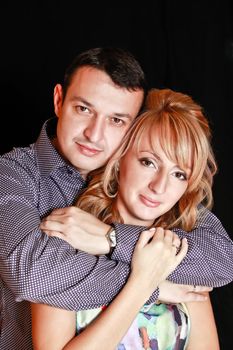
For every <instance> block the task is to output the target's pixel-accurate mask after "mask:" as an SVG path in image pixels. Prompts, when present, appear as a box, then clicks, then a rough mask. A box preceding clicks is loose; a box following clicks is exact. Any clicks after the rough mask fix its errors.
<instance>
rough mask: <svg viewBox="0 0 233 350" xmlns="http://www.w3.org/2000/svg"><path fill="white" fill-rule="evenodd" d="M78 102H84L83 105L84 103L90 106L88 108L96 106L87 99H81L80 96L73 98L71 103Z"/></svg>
mask: <svg viewBox="0 0 233 350" xmlns="http://www.w3.org/2000/svg"><path fill="white" fill-rule="evenodd" d="M76 101H78V102H82V103H84V104H85V105H86V106H88V107H94V105H92V104H91V103H90V102H88V101H87V100H85V98H83V97H80V96H73V97H72V98H71V102H76Z"/></svg>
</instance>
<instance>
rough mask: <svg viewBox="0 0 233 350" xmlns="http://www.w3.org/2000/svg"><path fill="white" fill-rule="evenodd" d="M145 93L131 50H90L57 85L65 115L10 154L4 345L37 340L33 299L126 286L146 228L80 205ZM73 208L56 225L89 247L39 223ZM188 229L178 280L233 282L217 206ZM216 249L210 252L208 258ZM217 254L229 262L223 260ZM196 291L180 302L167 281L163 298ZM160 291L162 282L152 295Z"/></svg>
mask: <svg viewBox="0 0 233 350" xmlns="http://www.w3.org/2000/svg"><path fill="white" fill-rule="evenodd" d="M144 95H145V80H144V74H143V71H142V70H141V67H140V65H139V64H138V62H137V61H136V60H135V59H134V57H132V55H131V54H129V53H127V52H125V51H123V50H121V49H112V48H103V49H98V48H97V49H92V50H88V51H87V52H84V53H82V54H81V55H79V56H78V57H77V58H76V59H75V60H74V62H73V64H72V65H71V66H70V67H69V68H68V70H67V71H66V75H65V79H64V84H63V86H61V85H60V84H58V85H56V87H55V90H54V108H55V113H56V116H57V118H58V119H57V120H56V119H54V118H52V119H50V120H48V121H47V122H46V123H45V124H44V126H43V128H42V131H41V134H40V136H39V138H38V140H37V141H36V143H35V144H33V145H31V146H30V147H27V148H18V149H14V150H13V151H12V152H10V153H8V154H5V155H3V156H2V157H1V160H0V189H1V195H0V203H1V206H0V208H1V209H0V217H1V226H0V230H1V234H0V239H1V241H0V249H1V251H0V256H1V258H0V259H1V260H0V272H1V301H2V303H1V313H0V317H1V319H0V322H1V323H0V324H1V340H0V348H1V350H5V349H11V350H14V349H17V350H20V349H31V348H32V345H31V334H30V310H29V306H28V305H29V304H28V302H27V301H34V302H39V303H47V304H50V305H53V306H57V307H62V308H64V309H70V310H78V309H80V308H83V309H85V308H93V307H96V306H99V305H104V304H106V303H109V302H110V301H111V300H112V299H113V298H114V296H115V295H116V294H117V293H118V291H119V290H120V289H121V287H122V286H123V285H124V283H125V281H126V279H127V276H128V273H129V263H130V258H131V255H132V251H133V249H134V246H135V243H136V241H137V239H138V237H139V234H140V232H141V230H140V227H138V228H136V229H135V228H134V229H133V228H132V227H130V226H127V227H126V226H124V225H116V227H115V228H114V229H115V231H113V230H112V229H111V228H109V226H108V225H106V224H103V223H101V222H100V221H99V220H97V219H96V218H94V217H92V216H91V215H90V214H88V213H84V212H82V211H81V210H79V209H78V208H74V207H72V203H73V202H74V200H75V199H76V196H77V194H78V193H79V191H81V190H82V188H83V187H84V186H86V180H87V175H88V173H89V172H90V171H91V170H94V169H96V168H99V167H100V166H103V165H104V164H105V163H106V161H107V160H108V158H109V157H110V156H111V154H112V153H113V152H114V150H115V149H116V148H117V147H118V146H119V144H120V143H121V140H122V138H123V136H124V135H125V133H126V131H127V129H128V128H129V127H130V124H131V122H132V121H133V119H134V118H135V117H136V116H137V114H138V112H139V110H140V108H141V106H142V105H143V100H144ZM63 207H68V208H64V209H58V210H57V211H55V212H53V214H52V218H54V215H55V216H56V219H58V221H60V224H59V223H57V220H55V221H54V223H53V225H55V227H54V226H53V228H52V229H53V230H56V228H57V226H56V225H57V224H58V225H59V230H58V231H60V232H63V233H64V234H65V232H66V230H70V229H72V230H75V231H77V232H78V235H79V237H80V249H81V250H80V251H76V250H75V249H73V248H72V247H71V246H70V245H69V244H67V243H66V242H65V241H63V240H60V239H58V238H57V237H48V236H47V235H45V234H44V233H42V231H41V230H40V229H39V226H40V223H41V218H43V217H45V216H47V215H48V214H49V213H50V212H51V211H52V210H53V209H54V208H63ZM60 225H62V227H63V229H60ZM109 229H110V230H109ZM210 231H213V233H212V232H211V234H210ZM107 232H109V234H108V235H107V237H106V234H107ZM115 233H116V240H117V242H116V246H115V242H114V238H115ZM180 235H181V236H182V235H185V233H183V232H180ZM187 237H188V243H189V252H188V254H187V258H185V259H184V261H183V263H182V264H181V265H180V267H178V269H177V270H176V272H174V273H173V274H172V275H171V280H172V281H173V282H177V283H185V284H188V283H189V281H190V280H189V276H190V274H191V275H192V277H193V278H192V281H195V284H196V285H198V284H205V285H209V286H211V285H212V284H213V285H214V286H220V285H223V284H226V283H228V282H230V281H231V280H232V275H233V271H232V266H231V263H232V254H233V249H232V247H233V245H232V241H231V240H230V238H229V237H228V235H227V234H226V233H225V231H224V229H223V228H222V226H221V224H220V223H219V221H218V220H217V219H216V218H215V217H214V216H213V215H212V214H211V213H208V214H207V217H206V218H205V219H204V221H203V225H202V226H201V225H200V227H199V228H198V229H197V230H195V232H194V233H192V235H191V237H190V238H189V235H188V234H187ZM200 242H201V245H200V246H199V243H200ZM109 245H110V246H111V248H114V250H113V252H112V259H110V258H108V257H107V256H105V255H101V256H99V257H96V256H94V255H91V254H87V253H84V251H87V252H88V253H92V254H106V253H109V249H110V246H109ZM114 246H115V247H114ZM207 247H209V249H210V254H209V255H208V256H206V255H205V256H202V253H203V251H205V250H206V249H207ZM82 250H83V251H82ZM215 254H217V255H220V254H221V255H222V260H221V261H218V262H217V263H216V261H215V260H216V259H215V256H216V255H215ZM187 267H188V268H187ZM116 274H117V276H118V278H117V279H116V278H115V276H116ZM169 286H170V285H169ZM169 288H170V287H169ZM198 290H200V291H201V290H202V289H201V288H199V289H197V291H198ZM191 291H192V289H190V287H186V288H185V289H179V292H180V293H181V296H179V295H177V296H176V297H175V300H171V298H172V297H171V295H172V294H173V293H174V291H173V292H172V291H171V292H170V289H168V288H166V284H165V285H163V286H162V285H161V286H160V295H159V296H160V298H161V299H163V300H166V298H167V299H168V300H170V301H174V302H175V301H180V300H181V301H187V300H190V298H191V297H192V298H193V299H192V300H198V299H199V300H201V297H202V296H201V295H199V296H198V295H195V294H192V293H190V292H191ZM187 292H188V293H187ZM169 293H170V295H169ZM185 293H186V294H185ZM157 297H158V291H157V290H156V291H155V292H154V294H153V295H152V297H151V300H153V301H154V300H156V298H157ZM179 298H180V299H179Z"/></svg>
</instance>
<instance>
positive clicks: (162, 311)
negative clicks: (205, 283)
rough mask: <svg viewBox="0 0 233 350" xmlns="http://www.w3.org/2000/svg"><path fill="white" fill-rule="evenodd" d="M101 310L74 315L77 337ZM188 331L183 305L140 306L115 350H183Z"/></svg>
mask: <svg viewBox="0 0 233 350" xmlns="http://www.w3.org/2000/svg"><path fill="white" fill-rule="evenodd" d="M104 308H105V307H102V308H97V309H92V310H82V311H79V312H77V334H78V333H80V332H81V331H82V330H83V329H84V328H85V327H86V326H87V325H88V324H89V323H90V322H91V321H92V320H93V319H94V318H95V317H96V316H97V315H98V314H99V313H100V312H101V311H102V310H103V309H104ZM189 329H190V325H189V317H188V313H187V309H186V307H185V305H184V304H163V303H159V304H150V305H144V306H143V307H142V308H141V310H140V312H139V313H138V315H137V317H136V318H135V320H134V321H133V323H132V324H131V326H130V328H129V329H128V331H127V333H126V334H125V336H124V337H123V339H122V340H121V341H120V343H119V344H118V346H117V348H116V350H183V349H185V348H186V346H187V339H188V334H189ZM100 349H101V345H100Z"/></svg>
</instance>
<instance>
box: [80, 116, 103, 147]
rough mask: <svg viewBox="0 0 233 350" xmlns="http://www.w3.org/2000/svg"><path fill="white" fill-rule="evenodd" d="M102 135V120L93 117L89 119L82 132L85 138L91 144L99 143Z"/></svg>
mask: <svg viewBox="0 0 233 350" xmlns="http://www.w3.org/2000/svg"><path fill="white" fill-rule="evenodd" d="M103 134H104V120H103V118H98V117H95V118H93V119H91V120H90V121H89V123H88V125H87V126H86V128H85V130H84V135H85V137H86V138H87V139H88V140H89V141H91V142H99V141H100V140H102V138H103Z"/></svg>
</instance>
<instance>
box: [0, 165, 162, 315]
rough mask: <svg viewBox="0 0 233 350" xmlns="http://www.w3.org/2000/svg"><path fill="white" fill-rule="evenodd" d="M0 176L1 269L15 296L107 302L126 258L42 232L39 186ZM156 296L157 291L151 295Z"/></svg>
mask: <svg viewBox="0 0 233 350" xmlns="http://www.w3.org/2000/svg"><path fill="white" fill-rule="evenodd" d="M0 177H1V179H0V190H1V196H0V274H1V279H2V281H3V283H4V285H5V286H6V287H7V288H8V289H10V290H11V292H12V293H13V295H14V297H15V300H16V301H22V300H28V301H31V302H37V303H46V304H50V305H52V306H56V307H61V308H64V309H68V310H76V311H78V310H80V309H88V308H95V307H98V306H101V305H105V304H108V303H109V302H111V301H112V299H113V298H114V297H115V296H116V295H117V293H118V292H119V291H120V289H121V288H122V287H123V286H124V284H125V282H126V281H127V278H128V274H129V272H130V263H129V262H124V261H120V260H119V261H117V260H115V259H110V258H108V257H106V256H99V257H96V256H93V255H89V254H87V253H84V252H82V251H77V250H75V249H73V248H72V247H71V246H70V245H69V244H67V243H66V242H65V241H63V240H61V239H59V238H56V237H48V236H46V235H45V234H43V233H42V232H41V231H40V230H39V228H38V227H39V224H40V216H39V210H38V208H37V207H36V205H35V204H34V203H36V202H38V201H37V200H36V199H35V198H34V197H35V196H36V195H37V192H38V191H35V189H34V188H33V185H30V178H28V179H24V181H23V182H22V181H20V180H19V179H17V177H16V176H13V174H12V173H11V174H8V173H7V169H5V171H2V173H1V176H0ZM21 177H22V176H21ZM25 182H27V186H24V185H23V184H24V183H25ZM157 296H158V291H155V293H154V298H153V296H152V299H154V300H156V297H157Z"/></svg>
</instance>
